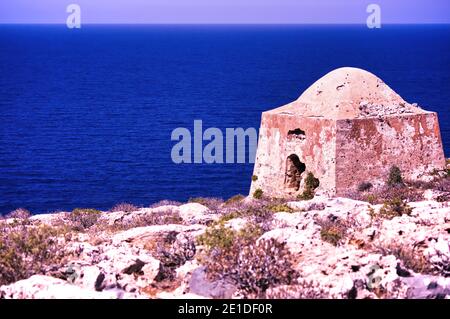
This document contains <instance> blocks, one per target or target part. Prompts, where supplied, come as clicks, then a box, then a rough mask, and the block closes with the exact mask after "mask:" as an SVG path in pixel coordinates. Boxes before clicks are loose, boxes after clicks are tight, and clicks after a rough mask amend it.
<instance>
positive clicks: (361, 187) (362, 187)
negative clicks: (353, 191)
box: [358, 182, 373, 192]
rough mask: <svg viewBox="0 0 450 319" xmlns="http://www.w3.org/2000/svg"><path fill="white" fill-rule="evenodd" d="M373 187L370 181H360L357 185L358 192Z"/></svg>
mask: <svg viewBox="0 0 450 319" xmlns="http://www.w3.org/2000/svg"><path fill="white" fill-rule="evenodd" d="M372 187H373V185H372V183H370V182H362V183H361V184H359V185H358V192H366V191H368V190H370V189H371V188H372Z"/></svg>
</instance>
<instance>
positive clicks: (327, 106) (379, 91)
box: [273, 67, 423, 119]
mask: <svg viewBox="0 0 450 319" xmlns="http://www.w3.org/2000/svg"><path fill="white" fill-rule="evenodd" d="M273 111H276V113H280V112H283V113H293V114H296V115H301V116H309V117H325V118H333V119H349V118H358V117H372V116H384V115H396V114H405V113H406V114H407V113H420V112H423V110H421V109H420V108H418V107H417V106H414V105H411V104H409V103H407V102H405V101H404V100H403V99H402V98H401V97H400V96H399V95H398V94H397V93H395V92H394V91H393V90H392V89H391V88H390V87H389V86H387V85H386V84H385V83H384V82H383V81H382V80H381V79H379V78H378V77H377V76H375V75H373V74H372V73H370V72H367V71H365V70H362V69H358V68H351V67H344V68H339V69H336V70H333V71H331V72H330V73H328V74H326V75H325V76H323V77H322V78H320V79H319V80H317V81H316V82H315V83H314V84H312V85H311V86H310V87H309V88H308V89H307V90H306V91H305V92H303V94H302V95H301V96H300V97H299V98H298V99H297V100H296V101H294V102H292V103H290V104H288V105H285V106H282V107H280V108H277V109H275V110H273Z"/></svg>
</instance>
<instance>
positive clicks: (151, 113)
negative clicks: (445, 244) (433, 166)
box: [0, 25, 450, 213]
mask: <svg viewBox="0 0 450 319" xmlns="http://www.w3.org/2000/svg"><path fill="white" fill-rule="evenodd" d="M341 66H354V67H360V68H363V69H366V70H369V71H371V72H373V73H375V74H376V75H378V76H379V77H380V78H382V79H383V80H384V81H385V82H386V83H387V84H388V85H390V86H391V87H392V88H393V89H394V90H395V91H396V92H398V93H399V94H400V95H401V96H402V97H403V98H404V99H405V100H407V101H409V102H411V103H412V102H417V103H419V105H421V106H423V107H424V108H426V109H429V110H433V111H437V112H438V114H439V120H440V126H441V132H442V137H443V141H444V147H445V152H446V155H447V156H450V26H442V25H441V26H433V25H428V26H389V25H388V26H386V25H385V26H383V27H382V28H381V29H378V30H375V29H368V28H366V27H365V26H94V25H83V26H82V29H79V30H75V29H68V28H66V27H65V26H63V25H60V26H58V25H54V26H45V25H40V26H39V25H21V26H18V25H16V26H13V25H1V26H0V213H7V212H9V211H11V210H12V209H14V208H17V207H25V208H27V209H29V210H31V211H32V212H34V213H45V212H52V211H56V210H71V209H73V208H75V207H95V208H98V209H108V208H110V207H111V206H113V205H114V204H116V203H118V202H122V201H126V202H131V203H134V204H136V205H149V204H151V203H153V202H156V201H159V200H162V199H172V200H180V201H184V200H187V199H188V198H189V197H195V196H215V197H223V198H227V197H230V196H232V195H234V194H237V193H243V194H246V193H247V192H248V188H249V185H250V177H251V174H252V169H253V164H181V165H177V164H174V163H173V162H172V160H171V156H170V153H171V149H172V146H173V145H174V144H175V142H172V141H171V139H170V137H171V132H172V130H173V129H175V128H176V127H186V128H189V129H192V128H193V121H194V119H201V120H203V126H204V128H207V127H218V128H226V127H243V128H248V127H256V128H257V127H259V122H260V114H261V112H262V111H264V110H267V109H271V108H274V107H277V106H281V105H283V104H285V103H288V102H290V101H292V100H294V99H296V98H297V97H298V96H299V95H300V94H301V93H302V92H303V90H305V89H306V88H307V87H308V86H309V85H310V84H312V83H313V82H314V81H315V80H317V79H318V78H319V77H321V76H322V75H324V74H325V73H327V72H329V71H331V70H332V69H335V68H338V67H341Z"/></svg>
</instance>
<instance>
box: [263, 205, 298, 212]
mask: <svg viewBox="0 0 450 319" xmlns="http://www.w3.org/2000/svg"><path fill="white" fill-rule="evenodd" d="M267 208H268V209H269V210H270V211H272V212H274V213H279V212H286V213H293V212H294V210H293V209H292V208H290V207H289V206H288V205H286V204H274V205H269V206H268V207H267Z"/></svg>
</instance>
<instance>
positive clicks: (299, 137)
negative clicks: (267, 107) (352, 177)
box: [250, 112, 336, 196]
mask: <svg viewBox="0 0 450 319" xmlns="http://www.w3.org/2000/svg"><path fill="white" fill-rule="evenodd" d="M335 123H336V122H335V121H334V120H329V119H322V118H312V117H311V118H301V117H297V116H293V115H288V114H274V113H270V112H264V113H263V115H262V119H261V128H260V131H259V141H258V150H257V154H256V161H255V167H254V173H253V174H254V175H256V176H257V177H258V179H257V180H256V181H253V182H252V185H251V188H250V195H251V194H253V192H254V191H255V190H256V189H258V188H261V189H262V190H263V192H264V194H266V195H270V196H282V195H287V194H289V193H295V194H297V193H300V192H302V189H300V190H299V191H297V192H294V191H293V190H290V189H287V188H285V186H284V180H285V173H286V162H287V157H288V156H289V155H291V154H296V155H297V156H298V157H299V159H300V161H301V162H303V163H304V164H305V165H306V171H312V172H313V173H314V175H315V176H316V177H317V178H319V180H320V183H321V184H320V187H319V190H322V191H326V192H329V193H334V191H335V189H334V187H335V139H336V124H335ZM296 129H298V130H297V132H296V133H298V131H301V134H295V133H292V132H291V133H292V134H289V131H295V130H296ZM303 133H304V134H303ZM305 175H306V174H305Z"/></svg>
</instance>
